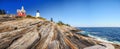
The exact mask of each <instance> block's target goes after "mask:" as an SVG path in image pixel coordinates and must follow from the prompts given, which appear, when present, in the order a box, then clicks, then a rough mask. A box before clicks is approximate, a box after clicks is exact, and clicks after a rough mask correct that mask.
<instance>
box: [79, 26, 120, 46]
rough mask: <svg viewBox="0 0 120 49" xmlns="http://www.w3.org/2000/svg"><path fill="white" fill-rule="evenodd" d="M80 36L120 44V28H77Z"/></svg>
mask: <svg viewBox="0 0 120 49" xmlns="http://www.w3.org/2000/svg"><path fill="white" fill-rule="evenodd" d="M77 28H78V29H80V30H82V31H81V32H79V33H80V34H83V35H86V36H89V37H92V38H95V39H97V40H99V41H104V42H109V43H114V44H120V27H77Z"/></svg>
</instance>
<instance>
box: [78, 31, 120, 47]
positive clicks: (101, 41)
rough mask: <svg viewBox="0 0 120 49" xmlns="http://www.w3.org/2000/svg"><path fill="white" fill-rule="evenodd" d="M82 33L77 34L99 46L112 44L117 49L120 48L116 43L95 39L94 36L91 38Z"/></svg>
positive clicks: (119, 44)
mask: <svg viewBox="0 0 120 49" xmlns="http://www.w3.org/2000/svg"><path fill="white" fill-rule="evenodd" d="M80 32H81V31H79V32H77V34H79V35H80V36H82V37H83V38H85V39H88V40H93V41H95V42H96V43H97V44H100V43H109V44H112V45H113V46H114V47H115V49H119V48H120V43H114V42H111V41H107V40H103V39H101V38H95V37H94V36H91V35H84V34H82V33H80Z"/></svg>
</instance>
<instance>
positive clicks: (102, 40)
mask: <svg viewBox="0 0 120 49" xmlns="http://www.w3.org/2000/svg"><path fill="white" fill-rule="evenodd" d="M88 36H89V37H92V38H94V39H95V40H98V41H101V42H106V43H112V44H120V42H118V41H108V39H107V38H101V37H97V36H93V35H90V34H88Z"/></svg>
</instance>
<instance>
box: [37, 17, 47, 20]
mask: <svg viewBox="0 0 120 49" xmlns="http://www.w3.org/2000/svg"><path fill="white" fill-rule="evenodd" d="M37 18H39V19H42V20H46V19H45V18H43V17H37Z"/></svg>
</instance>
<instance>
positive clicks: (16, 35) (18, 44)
mask: <svg viewBox="0 0 120 49" xmlns="http://www.w3.org/2000/svg"><path fill="white" fill-rule="evenodd" d="M0 18H1V19H0V20H2V21H0V49H84V48H86V47H90V46H94V45H99V44H100V43H102V42H100V41H96V40H94V39H93V38H90V37H87V36H83V35H81V34H78V33H76V32H78V31H80V30H77V29H76V28H74V27H70V26H66V25H58V24H56V23H54V22H51V21H48V20H42V19H38V18H34V19H33V18H19V19H18V18H3V17H0ZM3 20H4V21H3ZM112 45H114V46H115V49H120V45H116V44H112Z"/></svg>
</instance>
